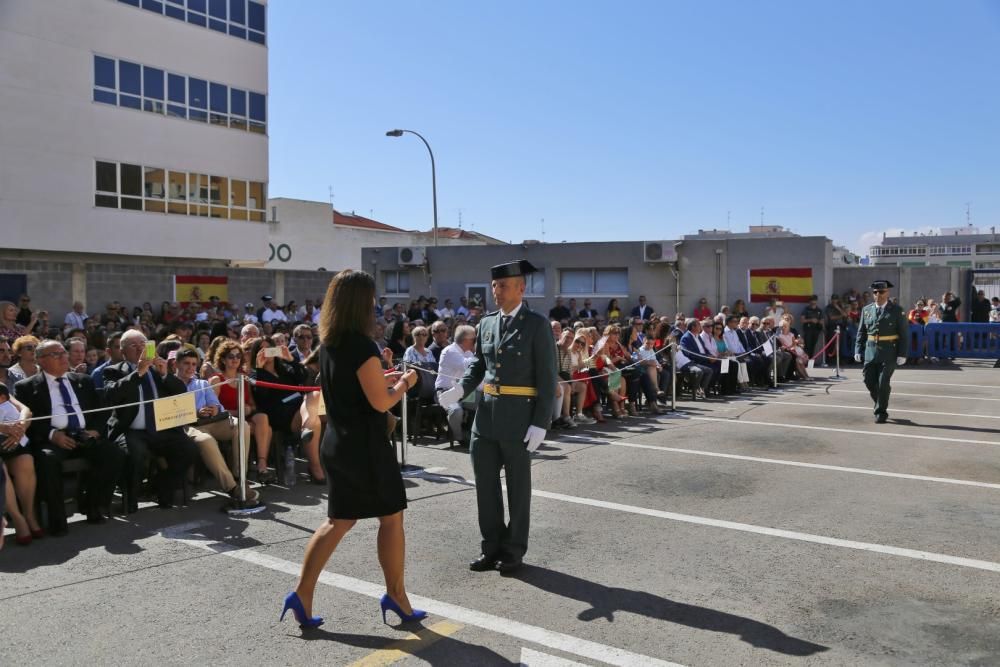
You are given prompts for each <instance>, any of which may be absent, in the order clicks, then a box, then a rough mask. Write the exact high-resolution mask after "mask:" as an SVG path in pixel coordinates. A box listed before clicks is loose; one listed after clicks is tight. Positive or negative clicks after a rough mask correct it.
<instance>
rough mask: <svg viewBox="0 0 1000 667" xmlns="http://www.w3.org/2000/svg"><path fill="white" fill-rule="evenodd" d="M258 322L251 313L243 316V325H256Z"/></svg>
mask: <svg viewBox="0 0 1000 667" xmlns="http://www.w3.org/2000/svg"><path fill="white" fill-rule="evenodd" d="M258 322H260V320H258V319H257V316H256V315H254V314H253V313H247V314H246V315H244V316H243V324H257V323H258Z"/></svg>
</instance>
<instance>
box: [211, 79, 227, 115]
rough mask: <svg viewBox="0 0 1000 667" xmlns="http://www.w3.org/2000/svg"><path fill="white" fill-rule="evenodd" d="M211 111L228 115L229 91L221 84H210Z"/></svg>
mask: <svg viewBox="0 0 1000 667" xmlns="http://www.w3.org/2000/svg"><path fill="white" fill-rule="evenodd" d="M209 94H210V95H211V106H210V108H211V109H212V111H216V112H218V113H229V89H228V88H226V86H224V85H222V84H221V83H213V84H210V91H209Z"/></svg>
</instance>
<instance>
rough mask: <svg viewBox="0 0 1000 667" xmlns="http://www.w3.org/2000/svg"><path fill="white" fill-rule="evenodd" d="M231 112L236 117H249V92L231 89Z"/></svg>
mask: <svg viewBox="0 0 1000 667" xmlns="http://www.w3.org/2000/svg"><path fill="white" fill-rule="evenodd" d="M229 112H230V113H231V114H233V115H234V116H246V115H247V91H245V90H240V89H239V88H230V89H229Z"/></svg>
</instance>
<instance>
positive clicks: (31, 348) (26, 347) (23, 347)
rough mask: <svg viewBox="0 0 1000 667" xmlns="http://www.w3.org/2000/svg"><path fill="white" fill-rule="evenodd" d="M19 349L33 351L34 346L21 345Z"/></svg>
mask: <svg viewBox="0 0 1000 667" xmlns="http://www.w3.org/2000/svg"><path fill="white" fill-rule="evenodd" d="M20 349H22V350H27V351H28V352H34V351H35V346H34V345H22V346H21V348H20Z"/></svg>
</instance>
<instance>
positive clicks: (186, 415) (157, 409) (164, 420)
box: [153, 392, 198, 431]
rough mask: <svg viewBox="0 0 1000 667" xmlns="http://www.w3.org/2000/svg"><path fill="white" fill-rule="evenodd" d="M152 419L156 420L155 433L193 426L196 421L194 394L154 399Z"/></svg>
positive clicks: (188, 393) (196, 412)
mask: <svg viewBox="0 0 1000 667" xmlns="http://www.w3.org/2000/svg"><path fill="white" fill-rule="evenodd" d="M153 417H154V418H155V419H156V430H157V431H165V430H166V429H168V428H174V427H175V426H184V425H185V424H193V423H194V422H196V421H198V411H197V410H195V403H194V394H193V393H191V392H185V393H183V394H179V395H177V396H167V397H166V398H158V399H156V400H155V401H153Z"/></svg>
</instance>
